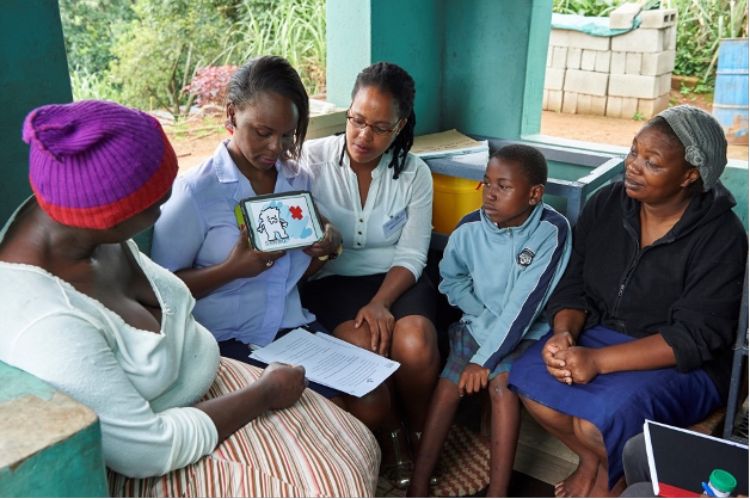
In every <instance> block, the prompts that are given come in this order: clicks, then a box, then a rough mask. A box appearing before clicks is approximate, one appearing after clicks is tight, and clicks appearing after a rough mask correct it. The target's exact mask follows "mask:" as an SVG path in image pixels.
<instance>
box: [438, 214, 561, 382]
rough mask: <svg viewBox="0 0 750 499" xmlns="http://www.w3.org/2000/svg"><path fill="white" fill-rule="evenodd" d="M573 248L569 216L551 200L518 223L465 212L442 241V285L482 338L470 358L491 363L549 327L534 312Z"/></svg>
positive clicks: (491, 366) (538, 310) (475, 335)
mask: <svg viewBox="0 0 750 499" xmlns="http://www.w3.org/2000/svg"><path fill="white" fill-rule="evenodd" d="M570 251H571V235H570V226H569V225H568V221H567V220H566V219H565V217H563V216H562V215H560V214H559V213H558V212H556V211H555V210H554V209H553V208H552V207H550V206H547V205H546V204H539V205H537V206H536V207H535V208H534V210H533V211H532V212H531V213H530V214H529V217H528V218H527V219H526V221H525V222H524V223H523V224H522V225H520V226H518V227H509V228H503V229H501V228H498V227H497V225H495V224H494V223H493V222H492V221H490V220H489V219H488V218H487V217H486V216H485V214H484V211H483V210H477V211H475V212H473V213H470V214H469V215H467V216H465V217H464V219H463V220H462V221H461V223H460V225H459V226H458V227H457V228H456V230H454V231H453V233H452V234H451V236H450V238H449V239H448V244H447V245H446V246H445V251H444V252H443V259H442V260H441V261H440V276H441V277H442V281H441V282H440V286H439V288H438V289H439V290H440V292H441V293H443V294H444V295H445V296H446V297H447V298H448V302H449V303H450V304H451V305H454V306H457V307H459V308H460V309H461V311H462V312H463V317H462V318H461V320H462V321H463V322H464V323H465V324H466V327H467V329H468V330H469V332H470V333H471V336H472V337H473V338H474V340H476V342H477V343H478V344H479V350H477V352H476V353H475V354H474V356H473V357H472V358H471V361H470V362H472V363H474V364H479V365H480V366H483V367H486V368H489V369H490V371H492V370H493V369H495V367H496V366H497V364H498V363H499V362H501V361H502V359H503V358H504V357H505V356H507V355H508V354H509V353H511V352H512V351H513V350H514V349H515V348H516V345H518V343H519V342H520V341H521V340H522V339H539V338H540V337H541V336H543V335H544V334H545V333H546V332H547V331H549V325H547V324H545V323H544V322H542V321H541V320H537V319H539V315H540V313H541V311H542V309H543V308H544V305H545V304H546V303H547V300H548V299H549V296H550V294H551V293H552V290H553V289H554V288H555V285H556V284H557V282H558V281H559V280H560V277H561V276H562V274H563V272H565V267H566V265H567V264H568V259H569V258H570Z"/></svg>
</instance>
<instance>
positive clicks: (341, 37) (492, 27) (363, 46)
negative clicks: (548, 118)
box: [326, 0, 552, 138]
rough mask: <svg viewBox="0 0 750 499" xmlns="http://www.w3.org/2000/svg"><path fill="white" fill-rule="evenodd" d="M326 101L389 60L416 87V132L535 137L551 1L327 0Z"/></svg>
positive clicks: (339, 97)
mask: <svg viewBox="0 0 750 499" xmlns="http://www.w3.org/2000/svg"><path fill="white" fill-rule="evenodd" d="M326 11H327V37H328V38H327V40H328V55H327V61H328V62H327V85H328V99H329V100H330V101H332V102H335V103H336V104H338V105H341V106H346V105H348V104H349V101H350V92H351V87H352V85H353V83H354V78H355V77H356V74H357V72H358V71H359V70H361V69H362V68H363V67H365V66H367V65H368V64H371V63H373V62H377V61H381V60H388V61H392V62H395V63H397V64H399V65H402V66H403V67H404V68H406V69H407V70H408V71H409V72H410V73H411V75H412V76H413V77H414V79H415V81H416V84H417V103H416V112H417V133H428V132H432V131H438V130H445V129H449V128H458V129H459V130H461V131H463V132H466V133H474V134H482V135H491V136H495V137H503V138H517V137H520V136H521V135H523V134H529V133H538V132H539V125H540V116H541V111H542V91H543V86H544V69H545V63H546V57H547V43H548V39H549V30H550V19H551V15H552V2H551V0H503V1H498V0H410V1H408V2H403V1H400V0H328V1H327V5H326Z"/></svg>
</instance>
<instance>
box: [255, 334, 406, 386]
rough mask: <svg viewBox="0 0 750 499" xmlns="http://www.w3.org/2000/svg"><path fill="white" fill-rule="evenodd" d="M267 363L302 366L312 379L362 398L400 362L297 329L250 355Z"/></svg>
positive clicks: (330, 337) (323, 335)
mask: <svg viewBox="0 0 750 499" xmlns="http://www.w3.org/2000/svg"><path fill="white" fill-rule="evenodd" d="M250 357H252V358H253V359H256V360H259V361H261V362H265V363H269V364H270V363H272V362H284V363H287V364H294V365H301V366H304V368H305V373H306V376H307V378H308V379H309V380H310V381H315V382H316V383H319V384H321V385H325V386H328V387H331V388H335V389H337V390H339V391H342V392H344V393H348V394H350V395H354V396H355V397H362V396H364V395H367V394H368V393H369V392H370V391H372V390H373V389H375V388H376V387H377V386H378V385H380V384H381V383H382V382H383V381H385V380H386V379H387V378H388V376H390V375H391V374H393V373H394V372H396V369H398V368H399V366H400V364H399V363H398V362H396V361H393V360H390V359H386V358H385V357H381V356H379V355H377V354H374V353H372V352H368V351H367V350H365V349H364V348H360V347H357V346H354V345H352V344H349V343H347V342H345V341H342V340H339V339H337V338H334V337H333V336H330V335H328V334H325V333H320V332H319V333H315V334H312V333H310V332H308V331H305V330H304V329H301V328H298V329H295V330H293V331H291V332H289V333H288V334H286V335H284V336H283V337H281V338H279V339H278V340H276V341H274V342H273V343H271V344H269V345H267V346H265V347H263V348H259V349H258V350H255V351H253V353H252V355H251V356H250Z"/></svg>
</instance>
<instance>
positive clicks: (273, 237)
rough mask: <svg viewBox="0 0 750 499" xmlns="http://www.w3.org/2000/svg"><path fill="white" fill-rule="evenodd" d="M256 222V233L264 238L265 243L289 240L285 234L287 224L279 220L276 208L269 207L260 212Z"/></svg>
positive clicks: (279, 216)
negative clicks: (257, 222)
mask: <svg viewBox="0 0 750 499" xmlns="http://www.w3.org/2000/svg"><path fill="white" fill-rule="evenodd" d="M258 221H259V224H258V233H259V234H264V235H265V236H266V242H269V243H270V242H272V241H277V240H278V239H289V235H288V234H287V233H286V226H287V225H289V224H288V223H287V221H286V220H284V219H283V218H281V213H280V212H279V208H278V207H276V206H269V207H268V208H264V209H263V210H261V212H260V216H259V217H258Z"/></svg>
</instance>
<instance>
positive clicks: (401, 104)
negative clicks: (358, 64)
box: [352, 62, 417, 180]
mask: <svg viewBox="0 0 750 499" xmlns="http://www.w3.org/2000/svg"><path fill="white" fill-rule="evenodd" d="M362 87H375V88H377V89H379V90H381V91H382V92H384V93H388V94H390V95H391V97H392V98H394V99H395V100H396V102H397V103H398V117H399V119H402V118H406V123H405V124H404V126H403V128H401V131H400V132H399V134H398V135H397V136H396V139H395V140H394V141H393V143H392V144H391V145H390V147H389V148H388V150H387V151H386V152H388V151H393V157H392V158H391V162H390V163H388V168H391V167H392V168H393V179H394V180H395V179H397V178H398V176H399V174H400V173H401V171H402V170H403V169H404V163H406V154H407V153H408V152H409V149H411V146H412V144H413V143H414V125H415V124H416V122H417V117H416V116H415V114H414V94H415V90H414V79H413V78H412V77H411V75H409V73H407V72H406V70H404V69H403V68H402V67H401V66H397V65H396V64H393V63H390V62H376V63H375V64H373V65H371V66H368V67H366V68H365V69H363V70H362V71H361V72H360V73H359V74H358V75H357V81H355V82H354V88H353V89H352V100H354V97H355V96H356V95H357V92H359V90H360V89H361V88H362Z"/></svg>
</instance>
